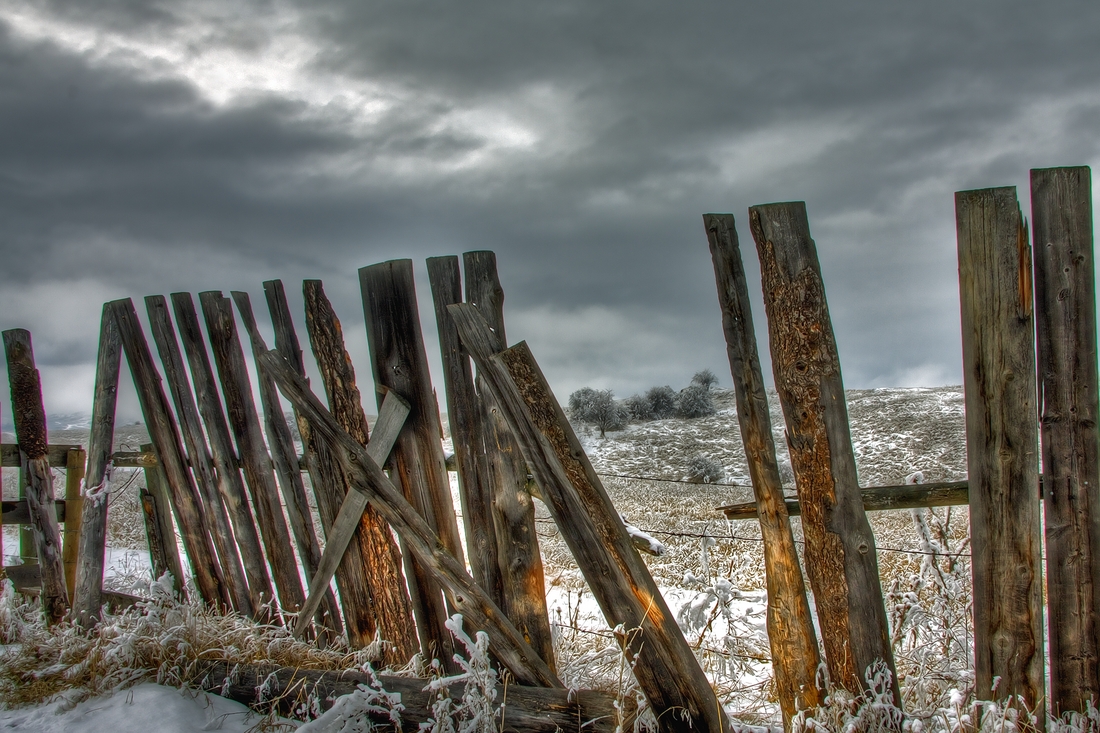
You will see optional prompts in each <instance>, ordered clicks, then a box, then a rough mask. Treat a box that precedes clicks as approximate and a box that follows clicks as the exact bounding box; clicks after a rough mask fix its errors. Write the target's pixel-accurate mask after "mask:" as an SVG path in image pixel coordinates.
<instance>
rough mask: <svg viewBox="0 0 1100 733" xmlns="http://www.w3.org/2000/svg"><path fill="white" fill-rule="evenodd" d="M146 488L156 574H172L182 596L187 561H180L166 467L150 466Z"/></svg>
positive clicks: (143, 503) (147, 522)
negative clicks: (166, 478) (165, 474)
mask: <svg viewBox="0 0 1100 733" xmlns="http://www.w3.org/2000/svg"><path fill="white" fill-rule="evenodd" d="M141 448H142V450H152V449H153V446H152V444H146V445H143V446H141ZM143 472H144V474H145V488H144V489H142V490H141V491H140V492H139V495H138V498H139V499H140V500H141V514H142V516H143V517H144V518H145V539H146V541H147V543H148V545H149V561H150V567H151V568H152V569H153V578H154V579H156V578H160V577H161V576H162V575H164V574H165V573H171V575H172V587H173V589H174V590H175V592H176V593H177V594H178V595H179V597H180V598H181V599H182V598H183V597H184V584H183V563H182V562H181V561H180V550H179V545H178V544H176V529H175V527H173V526H172V505H171V503H170V502H169V498H168V482H167V481H166V480H165V478H164V469H163V468H161V467H160V465H159V464H158V465H154V466H147V467H146V468H144V469H143Z"/></svg>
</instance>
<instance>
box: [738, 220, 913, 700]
mask: <svg viewBox="0 0 1100 733" xmlns="http://www.w3.org/2000/svg"><path fill="white" fill-rule="evenodd" d="M749 226H750V229H751V230H752V236H753V239H754V240H755V241H756V248H757V253H758V254H759V256H760V270H761V276H762V280H763V286H764V306H765V310H766V311H767V314H768V335H769V338H770V342H771V352H772V368H773V371H774V373H775V386H776V389H777V391H778V392H779V400H780V402H781V403H782V405H783V415H784V417H785V418H786V422H787V433H788V436H789V438H788V440H789V442H790V453H791V466H792V467H793V468H794V473H795V481H796V483H797V487H798V503H799V504H800V505H801V506H802V528H803V532H804V533H805V537H806V569H807V571H808V573H809V576H810V585H811V587H812V588H813V591H814V602H815V604H816V606H817V614H818V619H819V620H820V622H821V635H822V639H823V641H824V645H825V661H826V664H827V665H828V668H829V674H830V676H831V677H832V681H833V684H836V685H839V686H840V687H843V688H845V689H848V690H850V691H852V692H855V691H857V690H862V689H864V688H866V681H865V680H866V674H867V671H868V669H869V668H871V667H872V666H873V665H875V664H885V665H886V667H887V668H888V669H889V672H890V674H891V676H892V688H893V692H894V702H895V703H896V704H897V705H899V706H900V704H901V696H900V693H899V686H898V681H897V672H896V670H895V667H894V653H893V649H892V648H891V646H890V631H889V626H888V622H887V619H886V606H885V604H884V602H883V598H882V587H881V585H880V582H879V574H878V556H877V552H876V550H875V536H874V533H873V532H872V531H871V525H870V524H869V523H868V522H867V515H866V513H865V512H864V510H863V499H862V497H861V495H860V490H859V480H858V478H857V476H856V462H855V455H854V453H853V451H852V436H851V433H850V432H849V429H848V408H847V405H846V403H845V400H844V384H843V381H842V379H841V375H840V358H839V357H838V355H837V348H836V340H835V339H834V337H833V326H832V322H831V321H830V319H829V306H828V304H827V303H826V301H825V286H824V284H823V283H822V281H821V267H820V265H819V264H818V260H817V248H816V247H815V245H814V241H813V239H811V238H810V225H809V222H808V220H807V218H806V205H805V203H803V202H801V201H799V202H793V203H782V204H767V205H764V206H753V207H752V208H750V209H749Z"/></svg>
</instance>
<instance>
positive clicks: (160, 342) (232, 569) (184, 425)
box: [145, 295, 253, 616]
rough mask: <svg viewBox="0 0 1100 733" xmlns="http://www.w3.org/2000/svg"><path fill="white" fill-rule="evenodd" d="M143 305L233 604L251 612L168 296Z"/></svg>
mask: <svg viewBox="0 0 1100 733" xmlns="http://www.w3.org/2000/svg"><path fill="white" fill-rule="evenodd" d="M145 308H146V310H147V311H148V313H149V328H150V330H151V331H152V333H153V342H154V343H155V344H156V346H157V353H158V354H160V363H161V364H162V365H163V366H164V377H165V379H166V380H167V382H168V390H169V392H170V393H171V395H172V404H173V405H174V407H175V408H176V418H177V419H178V420H179V424H180V432H181V433H182V435H183V444H184V447H185V448H186V450H187V457H188V465H190V467H191V473H192V475H193V476H194V477H195V483H196V484H197V485H198V488H199V494H200V495H201V496H202V504H203V508H204V509H205V511H206V517H207V519H209V520H210V523H211V526H212V528H213V530H214V531H213V532H212V533H211V539H212V540H213V542H214V549H215V550H216V551H217V553H218V561H219V563H220V567H221V572H222V579H223V580H224V581H225V586H226V591H227V592H228V593H229V600H230V602H231V605H232V607H233V608H234V609H235V610H236V611H238V612H239V613H241V614H243V615H245V616H252V615H253V609H252V601H251V599H250V598H249V595H248V581H247V580H246V579H245V576H244V568H243V567H242V565H241V558H240V556H239V555H238V554H237V547H236V543H235V542H234V541H233V531H232V529H230V524H229V516H228V515H227V514H226V511H225V504H224V503H223V502H222V498H221V495H220V494H219V493H218V477H217V473H216V472H215V471H214V462H213V460H212V459H211V458H210V452H209V451H208V450H207V448H206V436H204V435H203V432H202V422H201V418H200V417H199V408H198V407H197V406H196V405H195V397H194V395H193V394H192V392H191V385H190V384H189V383H188V381H187V371H186V370H185V368H184V366H183V357H182V356H181V354H180V347H179V342H178V341H177V340H176V331H175V328H174V327H173V326H172V317H171V316H170V315H169V313H168V300H167V299H166V298H165V297H164V296H163V295H150V296H147V297H146V298H145Z"/></svg>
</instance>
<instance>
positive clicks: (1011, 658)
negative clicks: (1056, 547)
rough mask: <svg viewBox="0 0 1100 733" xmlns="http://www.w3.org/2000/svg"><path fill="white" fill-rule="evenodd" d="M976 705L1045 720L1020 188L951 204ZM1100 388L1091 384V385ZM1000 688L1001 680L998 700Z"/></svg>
mask: <svg viewBox="0 0 1100 733" xmlns="http://www.w3.org/2000/svg"><path fill="white" fill-rule="evenodd" d="M955 217H956V227H957V232H958V247H959V294H960V299H961V305H962V345H963V383H964V388H965V406H966V448H967V451H966V452H967V469H968V474H969V481H970V536H971V547H972V548H973V550H972V557H973V559H972V565H971V567H972V572H973V575H974V662H975V668H976V669H975V671H976V691H975V692H976V694H977V695H978V697H979V698H981V699H989V700H996V699H1001V698H1004V697H1006V696H1009V695H1022V696H1023V698H1024V699H1025V700H1026V702H1027V704H1028V705H1030V706H1035V707H1036V709H1037V711H1038V713H1039V720H1040V721H1041V720H1043V717H1042V716H1043V711H1042V704H1043V699H1044V698H1045V694H1044V692H1045V681H1044V679H1043V636H1042V635H1043V579H1042V571H1041V567H1040V560H1041V558H1040V547H1041V542H1040V534H1039V532H1040V530H1039V503H1038V502H1037V501H1036V497H1037V495H1038V492H1039V462H1038V456H1037V449H1038V446H1037V433H1038V428H1037V425H1036V423H1037V419H1036V416H1037V415H1038V411H1037V409H1036V404H1035V400H1036V389H1035V341H1034V339H1035V330H1034V325H1033V319H1032V311H1033V308H1032V291H1031V251H1030V247H1029V246H1028V240H1027V229H1026V227H1025V226H1024V221H1023V217H1022V216H1021V215H1020V205H1019V204H1018V203H1017V201H1016V189H1015V188H992V189H983V190H979V191H960V192H958V193H956V194H955ZM1093 378H1094V379H1095V376H1093ZM994 679H999V684H998V686H997V687H996V689H993V685H994Z"/></svg>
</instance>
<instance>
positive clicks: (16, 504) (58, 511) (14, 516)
mask: <svg viewBox="0 0 1100 733" xmlns="http://www.w3.org/2000/svg"><path fill="white" fill-rule="evenodd" d="M67 505H68V502H67V501H65V500H64V499H54V501H53V508H54V515H55V516H56V517H57V521H58V522H59V523H60V522H65V521H66V520H67V519H69V517H70V516H71V515H70V513H69V512H68V511H67ZM2 506H3V509H4V513H3V524H8V525H11V524H20V525H22V524H30V523H31V509H30V504H28V503H27V500H26V499H16V500H14V501H5V502H3V503H2ZM76 516H78V517H79V516H80V514H79V513H77V515H76Z"/></svg>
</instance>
